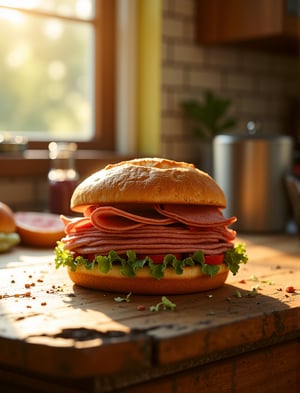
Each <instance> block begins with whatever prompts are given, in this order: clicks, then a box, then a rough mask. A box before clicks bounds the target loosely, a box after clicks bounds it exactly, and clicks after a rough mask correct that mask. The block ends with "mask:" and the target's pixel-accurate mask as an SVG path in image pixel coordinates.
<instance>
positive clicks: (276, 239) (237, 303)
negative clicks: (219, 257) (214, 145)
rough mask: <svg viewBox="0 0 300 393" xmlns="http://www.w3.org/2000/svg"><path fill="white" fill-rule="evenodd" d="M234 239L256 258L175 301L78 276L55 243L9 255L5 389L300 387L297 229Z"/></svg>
mask: <svg viewBox="0 0 300 393" xmlns="http://www.w3.org/2000/svg"><path fill="white" fill-rule="evenodd" d="M238 241H242V242H244V243H245V244H246V247H247V252H248V256H249V262H248V264H246V265H242V266H241V268H240V271H239V272H238V274H237V275H236V276H233V275H232V274H231V275H230V276H229V278H228V280H227V282H226V284H225V285H224V286H222V287H221V288H219V289H216V290H213V291H208V292H203V293H196V294H191V295H178V296H174V295H172V296H168V298H169V299H170V300H171V301H172V302H173V303H175V304H176V310H175V311H171V310H163V309H162V308H160V309H159V311H156V312H154V311H150V307H151V306H153V305H156V304H158V303H159V302H160V301H161V297H160V296H141V295H139V296H138V295H134V294H132V295H131V296H128V297H127V300H128V301H127V302H126V301H122V302H117V301H116V297H118V296H119V297H120V296H121V297H126V295H122V294H119V293H118V294H116V293H108V292H98V291H93V290H88V289H84V288H80V287H78V286H75V285H73V283H72V282H71V281H70V279H69V277H68V275H67V272H66V270H65V269H63V268H60V269H55V267H54V262H53V250H44V249H31V248H25V247H16V248H15V249H14V250H13V251H12V252H9V253H5V254H1V255H0V277H1V280H0V314H1V318H0V348H1V351H0V386H1V391H5V392H10V391H12V392H26V391H30V392H34V391H38V392H51V393H52V392H53V391H55V392H56V393H59V392H67V393H68V392H70V393H71V392H74V393H75V392H120V393H121V392H122V393H129V392H130V393H134V392H140V391H143V393H147V392H151V393H152V392H153V391H163V392H164V393H169V392H170V393H171V392H180V393H182V392H188V393H191V392H193V391H205V392H221V391H222V392H237V393H239V392H243V393H247V392H251V393H253V392H254V391H257V392H260V393H264V392H268V393H273V392H274V393H275V392H276V393H277V392H280V391H284V390H286V391H287V390H288V391H289V393H298V392H299V391H300V376H299V375H300V374H299V370H300V356H299V353H300V275H299V270H300V257H299V256H300V237H299V236H284V235H274V236H254V235H251V236H243V237H241V238H240V239H238Z"/></svg>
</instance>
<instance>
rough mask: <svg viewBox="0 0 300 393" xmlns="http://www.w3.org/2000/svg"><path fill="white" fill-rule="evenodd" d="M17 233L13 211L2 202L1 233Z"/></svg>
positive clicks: (0, 212)
mask: <svg viewBox="0 0 300 393" xmlns="http://www.w3.org/2000/svg"><path fill="white" fill-rule="evenodd" d="M15 231H16V222H15V218H14V215H13V212H12V210H11V209H10V207H8V206H7V205H6V204H5V203H3V202H0V232H2V233H13V232H15Z"/></svg>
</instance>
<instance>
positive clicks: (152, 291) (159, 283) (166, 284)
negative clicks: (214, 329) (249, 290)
mask: <svg viewBox="0 0 300 393" xmlns="http://www.w3.org/2000/svg"><path fill="white" fill-rule="evenodd" d="M219 267H220V270H219V272H218V273H217V274H216V275H215V276H213V277H210V276H208V275H207V274H203V273H202V270H201V267H200V266H192V267H185V268H184V271H183V273H182V274H180V275H178V274H176V273H175V271H174V269H173V268H169V267H167V268H166V269H165V271H164V277H163V278H161V279H160V280H158V279H156V278H154V277H152V276H151V275H150V269H149V268H148V267H144V268H143V269H141V270H138V271H137V272H136V276H135V277H126V276H124V275H122V273H121V272H120V269H119V268H118V267H117V266H113V268H112V269H111V270H110V271H109V272H108V273H101V272H100V271H99V269H98V267H97V266H95V267H94V269H92V270H87V269H86V268H85V267H83V266H78V267H77V269H76V271H75V272H74V271H72V270H71V269H70V268H68V273H69V276H70V278H71V280H72V281H73V282H74V283H75V284H77V285H79V286H82V287H85V288H91V289H98V290H102V291H109V292H121V293H130V292H131V293H135V294H140V295H176V294H187V293H195V292H202V291H208V290H211V289H216V288H218V287H220V286H222V285H223V284H224V282H225V281H226V279H227V276H228V273H229V269H228V267H227V266H226V265H225V264H222V265H219Z"/></svg>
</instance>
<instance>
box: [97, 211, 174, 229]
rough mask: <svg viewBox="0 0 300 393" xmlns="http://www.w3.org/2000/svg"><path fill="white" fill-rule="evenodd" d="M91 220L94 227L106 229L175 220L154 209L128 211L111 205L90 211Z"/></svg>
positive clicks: (166, 223) (134, 227) (135, 226)
mask: <svg viewBox="0 0 300 393" xmlns="http://www.w3.org/2000/svg"><path fill="white" fill-rule="evenodd" d="M90 217H91V221H92V223H93V225H94V226H95V227H96V228H99V229H104V230H107V231H119V230H123V231H125V230H131V229H137V228H139V227H141V226H143V225H144V224H150V225H168V224H172V223H174V222H175V220H174V219H172V218H169V217H166V216H163V215H161V214H159V212H157V211H156V210H155V209H153V208H152V209H145V210H143V211H140V210H138V211H137V212H129V211H126V210H123V209H118V208H116V207H113V206H101V207H98V208H96V209H94V210H93V211H92V213H91V216H90Z"/></svg>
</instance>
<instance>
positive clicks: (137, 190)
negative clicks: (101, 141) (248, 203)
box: [71, 158, 226, 212]
mask: <svg viewBox="0 0 300 393" xmlns="http://www.w3.org/2000/svg"><path fill="white" fill-rule="evenodd" d="M118 203H152V204H153V203H176V204H196V205H213V206H218V207H221V208H224V207H226V199H225V195H224V193H223V191H222V190H221V188H220V187H219V186H218V185H217V184H216V182H215V181H214V180H213V179H212V178H211V177H210V176H209V175H208V174H207V173H205V172H203V171H201V170H199V169H197V168H195V166H194V165H193V164H188V163H185V162H176V161H172V160H167V159H162V158H142V159H134V160H130V161H122V162H120V163H117V164H112V165H108V166H106V167H105V168H104V169H102V170H100V171H98V172H96V173H94V174H92V175H91V176H89V177H88V178H87V179H85V180H84V181H83V182H82V183H80V184H79V185H78V186H77V188H76V189H75V191H74V193H73V196H72V198H71V209H72V210H73V211H77V212H83V211H84V210H85V208H86V207H87V206H90V205H94V204H105V205H107V204H118Z"/></svg>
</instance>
